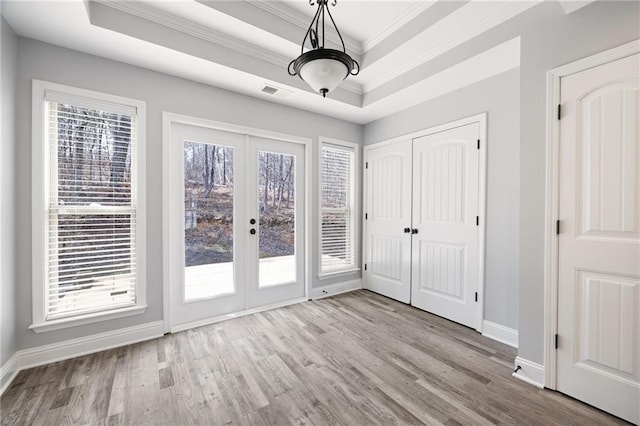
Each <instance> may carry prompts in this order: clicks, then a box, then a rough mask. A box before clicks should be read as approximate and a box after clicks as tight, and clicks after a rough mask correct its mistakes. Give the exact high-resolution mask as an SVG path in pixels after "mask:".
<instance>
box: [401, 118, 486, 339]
mask: <svg viewBox="0 0 640 426" xmlns="http://www.w3.org/2000/svg"><path fill="white" fill-rule="evenodd" d="M479 132H480V129H479V124H478V123H472V124H468V125H466V126H462V127H457V128H454V129H449V130H445V131H442V132H438V133H434V134H431V135H428V136H424V137H421V138H418V139H415V140H414V143H413V171H414V172H413V173H414V179H413V220H412V223H413V225H412V232H413V235H412V249H411V253H412V260H411V269H412V273H411V276H412V281H411V303H412V304H413V305H414V306H416V307H418V308H421V309H424V310H425V311H428V312H431V313H434V314H436V315H440V316H443V317H445V318H448V319H451V320H453V321H456V322H458V323H460V324H464V325H466V326H469V327H473V328H476V326H477V325H478V312H477V291H478V276H479V271H478V268H479V262H478V258H479V255H478V251H479V238H478V236H479V232H478V224H477V222H476V221H477V217H478V214H479V213H478V205H479V203H478V189H479V188H478V187H479V183H478V182H479V179H478V176H479V173H478V165H479V156H478V153H479V150H478V147H477V141H478V137H479Z"/></svg>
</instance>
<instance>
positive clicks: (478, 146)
mask: <svg viewBox="0 0 640 426" xmlns="http://www.w3.org/2000/svg"><path fill="white" fill-rule="evenodd" d="M478 149H480V139H478Z"/></svg>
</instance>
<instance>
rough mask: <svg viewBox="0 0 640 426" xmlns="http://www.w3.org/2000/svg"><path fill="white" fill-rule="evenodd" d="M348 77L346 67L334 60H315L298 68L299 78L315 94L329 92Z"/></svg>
mask: <svg viewBox="0 0 640 426" xmlns="http://www.w3.org/2000/svg"><path fill="white" fill-rule="evenodd" d="M348 75H349V69H348V68H347V66H346V65H345V64H344V62H342V61H338V60H336V59H315V60H312V61H309V62H307V63H306V64H304V65H302V67H301V68H300V77H302V79H303V80H304V81H306V82H307V83H308V84H309V86H311V88H312V89H313V90H315V91H316V92H320V91H322V90H323V89H325V90H326V91H328V92H331V91H332V90H333V89H335V88H336V87H338V85H339V84H340V82H341V81H342V80H344V79H345V78H346V77H347V76H348Z"/></svg>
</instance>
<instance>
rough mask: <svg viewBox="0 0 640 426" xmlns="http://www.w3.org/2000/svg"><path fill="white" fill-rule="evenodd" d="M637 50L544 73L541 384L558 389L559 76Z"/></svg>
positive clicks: (626, 47) (632, 46)
mask: <svg viewBox="0 0 640 426" xmlns="http://www.w3.org/2000/svg"><path fill="white" fill-rule="evenodd" d="M638 52H640V40H635V41H632V42H629V43H626V44H623V45H622V46H619V47H616V48H613V49H610V50H606V51H604V52H601V53H598V54H595V55H593V56H589V57H587V58H583V59H579V60H577V61H575V62H571V63H569V64H566V65H563V66H560V67H558V68H554V69H552V70H550V71H548V72H547V114H546V117H547V126H546V127H547V137H546V152H547V158H546V191H545V192H546V203H545V242H544V383H543V385H544V387H546V388H549V389H554V390H555V389H557V380H556V378H557V368H556V363H557V352H556V349H555V336H556V333H557V330H558V261H559V257H558V254H559V253H558V235H557V234H556V221H557V220H558V217H559V208H560V198H559V193H560V192H559V187H560V174H559V166H560V163H559V153H560V121H559V120H558V105H559V104H560V79H561V78H562V77H566V76H568V75H570V74H575V73H577V72H580V71H584V70H587V69H589V68H593V67H597V66H599V65H604V64H607V63H609V62H613V61H615V60H618V59H622V58H625V57H627V56H631V55H634V54H636V53H638Z"/></svg>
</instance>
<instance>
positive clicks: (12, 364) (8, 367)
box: [0, 353, 20, 395]
mask: <svg viewBox="0 0 640 426" xmlns="http://www.w3.org/2000/svg"><path fill="white" fill-rule="evenodd" d="M17 355H18V354H17V353H15V354H13V356H12V357H11V358H9V360H8V361H7V362H5V363H4V364H2V366H1V367H0V395H2V394H3V393H4V391H5V390H6V389H7V388H8V387H9V385H10V384H11V382H13V379H15V378H16V376H17V375H18V371H20V370H18V356H17Z"/></svg>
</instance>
